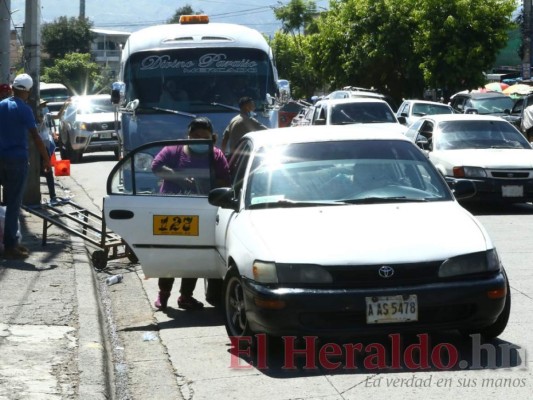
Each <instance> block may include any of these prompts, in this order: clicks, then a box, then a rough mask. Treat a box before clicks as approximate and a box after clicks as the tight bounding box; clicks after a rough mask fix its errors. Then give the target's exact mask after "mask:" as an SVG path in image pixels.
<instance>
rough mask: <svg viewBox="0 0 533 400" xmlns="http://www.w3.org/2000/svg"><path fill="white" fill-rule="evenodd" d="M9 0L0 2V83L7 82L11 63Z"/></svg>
mask: <svg viewBox="0 0 533 400" xmlns="http://www.w3.org/2000/svg"><path fill="white" fill-rule="evenodd" d="M10 53H11V0H4V1H2V2H1V3H0V83H10V82H9V77H10V76H9V75H10V74H9V72H10V68H11V65H10V63H9V55H10Z"/></svg>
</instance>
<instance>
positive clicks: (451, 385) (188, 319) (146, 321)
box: [71, 153, 533, 400]
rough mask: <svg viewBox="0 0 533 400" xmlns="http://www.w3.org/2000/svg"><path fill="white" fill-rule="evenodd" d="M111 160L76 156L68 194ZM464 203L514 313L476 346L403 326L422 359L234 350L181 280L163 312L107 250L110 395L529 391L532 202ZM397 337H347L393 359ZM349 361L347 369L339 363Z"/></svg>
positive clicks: (147, 287) (94, 192) (524, 395)
mask: <svg viewBox="0 0 533 400" xmlns="http://www.w3.org/2000/svg"><path fill="white" fill-rule="evenodd" d="M109 154H111V153H109ZM114 163H115V162H114V161H113V160H112V156H111V155H110V156H106V155H86V156H85V157H84V161H83V163H81V164H76V165H73V166H71V177H72V179H73V180H74V181H75V182H76V183H77V184H76V185H75V186H77V187H78V189H76V190H75V192H76V193H75V199H76V200H80V201H82V202H83V203H85V204H87V205H88V206H90V207H95V209H98V207H101V205H102V197H103V196H104V194H105V178H106V177H107V174H108V173H109V171H110V170H111V168H112V166H113V165H114ZM472 211H473V213H474V214H475V215H477V216H478V218H479V220H480V221H481V222H482V224H483V225H484V226H485V227H486V229H487V230H488V231H489V233H490V235H491V236H492V238H493V240H494V242H495V244H496V247H497V249H498V251H499V254H500V257H501V259H502V260H503V263H504V265H505V267H506V270H507V273H508V275H509V279H510V283H511V293H512V302H513V303H512V304H513V305H512V311H511V318H510V321H509V325H508V327H507V329H506V331H505V332H504V333H503V334H502V335H501V336H500V338H499V339H498V340H495V341H493V342H491V343H489V344H486V345H482V344H481V343H479V342H478V341H477V338H476V337H473V338H471V339H470V340H467V341H465V340H463V339H462V338H461V337H459V335H457V334H454V333H447V332H443V333H441V334H438V335H432V336H431V337H429V338H428V337H425V336H423V335H422V336H420V337H416V336H408V337H407V336H406V337H403V338H402V342H401V345H402V346H403V347H401V348H400V351H401V352H405V351H406V349H408V348H410V349H414V348H416V347H417V346H418V347H420V348H422V349H423V348H424V346H425V345H426V339H427V340H428V342H427V346H426V347H427V348H428V360H429V361H428V363H427V364H428V365H425V364H424V363H418V364H417V363H415V364H413V365H410V367H411V368H405V366H403V367H402V368H386V369H380V368H377V369H375V368H373V367H374V366H375V365H374V364H373V363H372V361H376V362H379V360H378V359H376V358H374V359H373V360H372V359H369V357H365V356H364V355H363V354H358V355H357V357H356V358H355V360H352V359H350V358H349V356H348V355H347V352H343V353H342V354H339V355H336V356H334V355H331V353H329V352H330V351H333V350H332V349H335V348H337V347H336V346H338V348H341V349H346V347H343V345H345V344H346V342H341V341H337V342H335V341H330V342H317V343H314V346H315V348H314V349H312V348H311V347H312V346H313V343H311V342H308V343H302V342H298V343H296V344H295V346H296V347H297V348H303V347H305V348H306V349H308V350H309V352H308V353H306V356H303V355H300V356H294V355H292V356H291V354H290V352H289V353H287V347H285V351H280V350H278V351H274V352H272V353H269V354H268V356H265V357H263V355H262V353H259V354H257V353H254V352H251V353H250V355H247V354H244V353H241V354H238V355H236V356H232V354H231V353H230V341H229V339H228V337H227V334H226V331H225V328H224V324H223V316H222V314H221V312H219V311H218V310H216V309H214V308H213V307H210V306H207V307H206V308H205V309H204V310H202V311H197V312H187V311H182V310H179V309H178V308H177V305H176V304H175V302H176V299H177V290H175V293H173V296H172V297H171V302H170V304H171V305H172V307H171V308H170V309H169V310H168V311H167V312H165V313H163V312H159V311H155V310H154V308H153V306H152V305H153V301H154V300H155V296H156V294H157V280H156V279H148V280H145V279H144V276H143V273H142V269H141V267H140V266H139V265H136V264H130V263H129V262H128V260H127V259H125V258H120V259H116V260H110V261H109V262H108V265H107V268H106V269H105V270H103V271H101V272H98V273H97V276H96V279H97V282H98V285H99V287H98V289H99V291H100V292H99V293H100V294H99V296H100V299H101V301H102V303H103V304H104V308H105V310H106V316H107V317H106V318H107V327H106V332H107V336H108V338H109V340H110V342H111V344H112V345H111V349H112V350H111V351H112V355H113V357H112V360H113V370H114V372H115V374H114V375H115V383H116V392H115V395H116V398H121V399H125V398H131V399H146V398H169V399H170V398H172V399H174V398H176V399H177V398H185V399H215V398H216V399H244V398H253V399H256V400H260V399H265V400H266V399H268V400H273V399H275V400H277V399H327V400H337V399H360V398H366V399H384V398H395V399H411V398H424V399H439V400H441V399H451V398H462V399H476V400H477V399H484V398H489V397H490V398H502V399H504V398H505V399H507V398H509V399H511V398H512V399H523V400H526V399H530V398H531V393H532V386H533V375H532V372H531V361H530V360H529V358H528V355H529V350H530V349H532V348H533V344H532V340H533V339H532V335H531V334H530V333H531V331H532V330H533V321H532V320H531V317H530V315H531V313H532V311H533V275H532V274H531V265H533V250H532V246H531V243H533V229H532V228H531V227H532V226H533V206H532V205H522V206H515V207H494V208H481V209H472ZM428 219H431V216H428ZM449 233H450V235H453V231H450V232H449ZM421 234H423V232H421ZM413 240H416V238H413ZM115 273H122V274H124V280H123V281H122V282H121V283H120V284H117V285H113V286H109V287H107V286H105V285H104V284H102V281H103V280H104V279H105V277H107V276H109V275H112V274H115ZM178 283H179V282H178ZM202 283H203V282H202V281H201V280H200V281H199V282H198V287H197V289H196V291H195V296H196V297H197V298H198V299H203V298H204V296H203V285H202ZM177 287H178V285H177V284H176V289H177ZM394 340H395V339H393V338H392V337H386V336H385V337H372V338H354V339H353V340H351V341H350V342H352V343H360V344H361V345H362V346H367V345H370V346H373V347H371V348H378V347H379V346H381V347H382V348H383V349H385V351H386V352H387V354H388V356H387V357H389V358H388V359H387V360H388V361H391V358H392V357H393V354H394V345H395V343H394ZM328 343H329V347H328ZM409 345H413V346H411V347H409ZM365 348H366V347H365ZM436 349H438V350H436ZM420 351H422V354H424V353H423V350H420ZM439 351H440V353H439ZM446 351H448V353H446ZM450 352H451V353H450ZM453 352H456V353H453ZM415 353H416V351H415ZM437 353H439V354H440V355H439V354H437ZM287 354H288V356H287ZM404 354H405V353H404ZM442 354H444V355H442ZM446 354H448V355H449V354H452V355H453V354H456V355H457V356H458V357H459V360H460V361H461V362H459V363H457V364H456V366H455V367H454V368H452V369H448V368H446V366H447V363H448V362H449V361H450V360H449V358H447V356H446ZM367 355H368V354H367ZM432 356H433V357H432ZM321 357H322V358H321ZM293 361H294V362H293ZM337 362H339V364H336V363H337ZM354 364H355V368H343V366H347V365H348V366H351V367H353V366H354ZM388 365H390V364H388ZM258 367H259V368H258ZM292 367H294V368H292ZM426 367H427V368H426Z"/></svg>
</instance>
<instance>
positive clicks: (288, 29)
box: [271, 0, 317, 97]
mask: <svg viewBox="0 0 533 400" xmlns="http://www.w3.org/2000/svg"><path fill="white" fill-rule="evenodd" d="M279 4H280V6H279V7H276V8H274V14H275V16H276V19H278V20H280V21H281V22H282V26H283V28H282V32H276V34H275V36H274V40H273V41H272V43H271V45H272V48H273V52H274V55H275V57H276V63H277V68H278V72H279V75H280V77H283V78H285V79H287V80H289V81H291V89H292V92H293V95H294V97H309V96H311V95H312V94H313V92H314V91H315V89H316V88H317V71H315V70H314V69H313V68H311V63H310V58H309V57H310V51H311V48H310V40H311V33H312V32H314V31H316V25H315V24H314V18H315V16H316V5H315V3H314V2H313V1H306V0H291V1H290V2H289V3H288V4H287V5H281V4H282V3H281V2H280V3H279ZM304 33H307V35H304Z"/></svg>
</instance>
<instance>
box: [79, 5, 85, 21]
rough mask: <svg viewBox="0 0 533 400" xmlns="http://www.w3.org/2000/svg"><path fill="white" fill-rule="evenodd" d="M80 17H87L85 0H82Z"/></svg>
mask: <svg viewBox="0 0 533 400" xmlns="http://www.w3.org/2000/svg"><path fill="white" fill-rule="evenodd" d="M80 19H85V0H80Z"/></svg>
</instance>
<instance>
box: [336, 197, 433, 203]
mask: <svg viewBox="0 0 533 400" xmlns="http://www.w3.org/2000/svg"><path fill="white" fill-rule="evenodd" d="M426 201H428V199H426V198H413V197H405V196H400V197H364V198H362V199H346V200H342V202H343V203H347V204H377V203H412V202H413V203H424V202H426Z"/></svg>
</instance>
